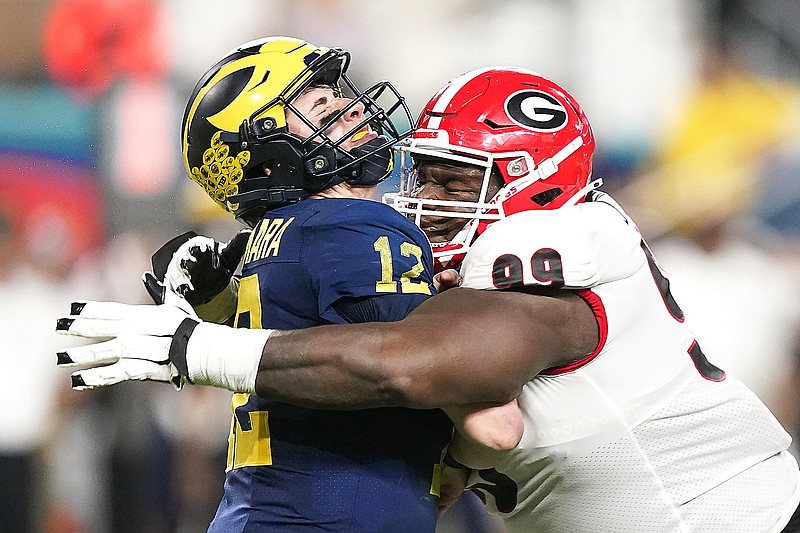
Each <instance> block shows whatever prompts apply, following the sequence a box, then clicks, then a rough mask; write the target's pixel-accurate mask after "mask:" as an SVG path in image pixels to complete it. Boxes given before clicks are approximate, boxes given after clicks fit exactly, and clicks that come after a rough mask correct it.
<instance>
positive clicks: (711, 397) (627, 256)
mask: <svg viewBox="0 0 800 533" xmlns="http://www.w3.org/2000/svg"><path fill="white" fill-rule="evenodd" d="M590 197H591V198H590V199H591V201H587V202H585V203H582V204H579V205H577V206H574V207H568V208H564V209H560V210H552V211H527V212H522V213H517V214H514V215H511V216H509V217H507V218H505V219H502V220H500V221H497V222H495V223H493V224H491V225H490V226H489V227H488V229H487V230H486V231H485V232H484V233H483V234H482V235H481V236H480V237H479V238H478V239H477V240H476V241H475V243H474V244H473V246H472V248H471V249H470V251H469V252H468V253H467V256H466V258H465V260H464V263H463V266H462V270H461V273H462V275H463V276H464V284H463V286H464V287H470V288H476V289H490V290H491V289H503V288H509V287H514V286H521V285H552V286H554V287H563V288H565V289H571V290H574V291H576V292H577V293H578V294H579V295H580V296H581V297H582V298H584V300H585V301H586V302H587V303H589V305H590V306H591V307H592V309H593V310H594V313H595V316H596V319H597V324H598V328H599V333H600V343H599V346H598V348H597V350H596V351H595V353H594V354H592V355H591V356H589V357H587V358H586V359H584V360H582V361H579V362H578V363H576V364H573V365H569V366H568V367H563V368H556V369H550V370H548V371H546V372H543V373H541V374H540V375H538V376H537V377H535V378H534V379H533V380H532V381H530V382H528V383H527V384H526V385H525V387H524V389H523V392H522V395H521V396H520V397H519V405H520V408H521V409H522V413H523V417H524V420H525V430H524V434H523V436H522V440H521V442H520V443H519V445H518V446H517V447H516V449H514V450H511V451H510V452H493V451H491V450H487V449H479V448H474V449H473V448H469V447H467V446H466V445H464V446H460V447H457V448H456V449H454V450H452V452H453V455H454V457H455V458H456V459H457V460H459V461H460V462H462V463H464V464H466V465H468V466H470V467H472V468H474V469H475V471H474V472H473V473H472V475H471V477H470V481H469V486H470V487H471V488H472V489H473V490H475V491H476V492H477V493H478V494H479V496H481V498H482V499H483V500H485V502H486V506H487V509H488V510H489V512H490V513H492V514H497V515H500V516H501V517H502V518H503V519H504V523H505V525H506V528H507V530H508V531H509V532H510V533H514V532H520V533H522V532H525V533H528V532H533V531H542V532H544V531H547V532H565V533H580V532H587V533H588V532H591V533H604V532H607V533H620V532H636V533H656V532H659V533H661V532H698V531H708V532H723V531H724V532H725V533H736V532H756V531H765V532H767V531H780V529H781V528H782V527H783V526H784V525H785V523H786V522H787V521H788V520H789V518H790V516H791V514H792V512H793V511H794V509H795V508H796V507H797V504H798V501H800V473H799V472H798V468H797V463H796V461H795V460H794V458H793V457H792V456H791V455H790V454H789V453H788V452H786V450H787V448H788V447H789V444H790V442H791V439H790V437H789V435H788V434H787V433H786V431H784V429H783V428H782V427H781V426H780V424H779V423H778V422H777V421H776V420H775V418H774V417H773V416H772V414H771V413H770V412H769V410H768V409H767V408H766V407H765V406H764V405H763V404H762V403H761V401H759V400H758V398H757V397H756V396H755V395H754V394H753V393H752V392H751V391H750V390H749V389H747V388H746V387H745V386H744V385H743V384H742V383H740V382H739V381H736V380H734V379H731V378H729V377H726V376H725V375H724V372H722V371H721V370H720V369H718V368H716V367H714V366H713V365H711V364H710V363H708V362H707V361H706V359H705V356H704V355H703V353H702V351H700V348H699V346H698V344H697V343H696V341H695V339H694V336H693V335H692V333H691V331H689V329H688V328H687V327H686V325H685V324H684V323H683V314H682V312H681V310H680V308H679V307H678V306H677V304H676V303H675V302H674V300H673V299H672V296H671V293H670V291H669V282H668V281H667V279H666V278H665V277H664V275H663V274H662V273H661V271H660V269H659V268H658V266H657V264H656V263H655V261H654V260H653V258H652V254H651V253H650V252H649V250H648V249H647V247H646V245H645V244H644V243H643V241H642V238H641V235H640V234H639V232H638V230H637V228H636V226H635V224H634V223H633V222H632V221H631V220H630V218H629V217H628V216H627V215H626V214H625V213H624V211H623V210H622V209H621V208H620V207H619V206H618V205H617V204H616V203H615V202H614V201H613V200H612V199H611V198H610V197H609V196H608V195H606V194H603V193H592V194H590ZM510 312H513V311H511V310H510ZM753 356H754V357H756V356H757V354H753ZM462 444H463V443H462Z"/></svg>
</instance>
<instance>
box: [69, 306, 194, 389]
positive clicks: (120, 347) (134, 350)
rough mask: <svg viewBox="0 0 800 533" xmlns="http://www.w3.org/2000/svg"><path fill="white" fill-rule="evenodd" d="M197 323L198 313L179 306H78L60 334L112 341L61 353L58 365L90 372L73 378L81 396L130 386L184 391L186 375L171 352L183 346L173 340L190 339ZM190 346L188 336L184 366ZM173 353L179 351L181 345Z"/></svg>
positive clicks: (71, 310) (76, 373)
mask: <svg viewBox="0 0 800 533" xmlns="http://www.w3.org/2000/svg"><path fill="white" fill-rule="evenodd" d="M185 307H187V308H189V307H188V306H185ZM189 309H191V308H189ZM198 322H199V319H198V318H197V317H196V315H194V313H193V312H190V311H187V310H186V309H181V308H180V307H177V306H175V305H128V304H122V303H116V302H75V303H73V304H72V306H71V309H70V316H68V317H64V318H59V319H58V321H57V323H56V332H58V333H60V334H62V335H77V336H79V337H85V338H89V339H108V340H103V341H100V342H97V343H95V344H88V345H85V346H76V347H72V348H68V349H66V350H64V351H61V352H58V354H57V362H58V365H59V366H64V367H70V366H78V365H83V366H91V368H86V369H84V370H80V371H78V372H74V373H73V374H72V388H74V389H77V390H82V389H93V388H95V387H104V386H107V385H113V384H115V383H119V382H121V381H130V380H150V381H164V382H170V383H172V384H173V385H175V387H176V388H177V389H179V390H180V388H181V387H182V386H183V382H184V378H185V377H186V369H185V368H184V369H183V370H184V371H183V374H181V372H180V371H179V370H178V368H177V367H176V366H175V364H174V363H173V362H172V361H171V360H170V349H171V348H173V340H180V337H179V338H178V339H175V338H174V336H175V334H176V332H177V331H179V330H180V331H181V332H185V330H188V334H191V331H192V329H194V327H195V326H196V325H197V324H198ZM184 335H185V333H184ZM187 341H188V335H186V338H185V339H184V340H183V350H184V354H183V364H184V366H185V360H186V356H185V345H186V342H187ZM173 349H180V345H179V343H178V342H176V343H175V347H174V348H173ZM179 356H180V354H177V353H176V357H179ZM99 365H107V366H99Z"/></svg>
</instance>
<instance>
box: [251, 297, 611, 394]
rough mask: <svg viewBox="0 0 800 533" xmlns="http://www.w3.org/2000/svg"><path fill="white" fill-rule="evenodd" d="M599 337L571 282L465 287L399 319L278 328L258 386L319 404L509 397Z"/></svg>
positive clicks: (587, 348)
mask: <svg viewBox="0 0 800 533" xmlns="http://www.w3.org/2000/svg"><path fill="white" fill-rule="evenodd" d="M597 342H598V334H597V326H596V323H595V320H594V316H593V314H592V311H591V309H590V308H589V306H588V305H587V304H586V303H584V302H583V300H581V299H580V298H579V297H578V296H576V295H574V294H572V293H570V292H568V291H563V292H560V293H558V294H556V295H554V296H540V295H531V294H524V293H516V292H507V291H478V290H474V289H464V288H458V289H451V290H448V291H446V292H444V293H442V294H440V295H438V296H436V297H434V298H431V299H429V300H427V301H426V302H425V303H423V304H422V305H420V306H419V307H418V308H417V309H416V310H414V311H413V312H412V313H411V314H409V315H408V317H406V318H405V319H403V320H401V321H399V322H389V323H374V324H351V325H335V326H321V327H315V328H309V329H304V330H297V331H286V332H276V333H275V334H273V335H272V337H270V339H269V341H268V342H267V343H266V345H265V347H264V350H263V353H262V357H261V362H260V365H259V370H258V376H257V378H256V387H255V388H256V392H257V393H258V394H259V395H260V396H262V397H265V398H271V399H276V400H283V401H287V402H290V403H294V404H299V405H304V406H308V407H318V408H326V407H327V408H340V409H348V408H352V409H355V408H365V407H377V406H389V405H396V406H406V407H414V408H433V407H440V406H446V405H463V404H468V403H480V402H494V403H506V402H509V401H511V400H513V399H514V398H516V397H517V396H518V395H519V392H520V390H521V388H522V385H523V384H524V383H525V382H527V381H529V380H530V379H531V378H532V377H533V376H535V375H536V374H537V373H538V372H540V371H541V370H543V369H545V368H549V367H552V366H557V365H560V364H565V363H568V362H572V361H575V360H577V359H580V358H582V357H585V356H586V355H588V354H590V353H591V352H592V351H593V350H594V348H595V347H596V345H597Z"/></svg>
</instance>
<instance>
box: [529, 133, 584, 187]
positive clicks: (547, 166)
mask: <svg viewBox="0 0 800 533" xmlns="http://www.w3.org/2000/svg"><path fill="white" fill-rule="evenodd" d="M581 146H583V139H582V138H581V136H580V135H578V136H577V137H575V138H574V139H572V141H570V143H569V144H567V145H566V146H565V147H564V148H562V149H561V150H559V151H558V152H556V153H555V155H553V157H551V158H549V159H545V160H544V161H542V162H541V163H539V164H538V165H537V166H536V170H534V173H536V175H537V176H538V179H540V180H546V179H547V178H549V177H550V176H552V175H553V174H555V173H556V172H558V165H560V164H561V163H563V162H564V160H565V159H566V158H568V157H569V156H571V155H572V154H574V153H575V151H576V150H577V149H578V148H580V147H581Z"/></svg>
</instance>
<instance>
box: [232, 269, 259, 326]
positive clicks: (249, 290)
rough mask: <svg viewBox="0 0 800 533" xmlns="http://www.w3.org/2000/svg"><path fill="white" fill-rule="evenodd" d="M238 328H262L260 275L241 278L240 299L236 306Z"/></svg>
mask: <svg viewBox="0 0 800 533" xmlns="http://www.w3.org/2000/svg"><path fill="white" fill-rule="evenodd" d="M234 326H235V327H237V328H250V329H261V328H262V326H261V289H260V287H259V285H258V275H256V274H253V275H252V276H247V277H245V278H242V279H240V280H239V300H238V303H237V307H236V321H235V322H234Z"/></svg>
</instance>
